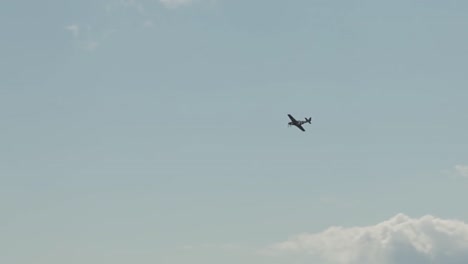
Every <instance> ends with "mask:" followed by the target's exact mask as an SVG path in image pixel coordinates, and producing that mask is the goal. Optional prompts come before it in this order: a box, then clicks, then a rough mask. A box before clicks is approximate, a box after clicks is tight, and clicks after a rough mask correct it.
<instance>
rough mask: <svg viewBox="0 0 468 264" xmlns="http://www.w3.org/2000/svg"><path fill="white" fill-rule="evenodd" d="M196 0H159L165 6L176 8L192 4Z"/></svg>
mask: <svg viewBox="0 0 468 264" xmlns="http://www.w3.org/2000/svg"><path fill="white" fill-rule="evenodd" d="M193 1H194V0H159V2H161V3H162V4H163V5H164V6H166V7H168V8H176V7H179V6H183V5H188V4H191V3H192V2H193Z"/></svg>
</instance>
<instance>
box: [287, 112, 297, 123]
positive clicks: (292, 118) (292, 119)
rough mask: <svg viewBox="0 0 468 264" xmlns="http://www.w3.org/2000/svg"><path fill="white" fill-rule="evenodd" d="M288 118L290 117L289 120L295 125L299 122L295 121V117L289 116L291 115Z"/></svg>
mask: <svg viewBox="0 0 468 264" xmlns="http://www.w3.org/2000/svg"><path fill="white" fill-rule="evenodd" d="M288 116H289V119H291V121H293V122H294V123H296V122H297V121H296V119H294V117H292V115H289V114H288Z"/></svg>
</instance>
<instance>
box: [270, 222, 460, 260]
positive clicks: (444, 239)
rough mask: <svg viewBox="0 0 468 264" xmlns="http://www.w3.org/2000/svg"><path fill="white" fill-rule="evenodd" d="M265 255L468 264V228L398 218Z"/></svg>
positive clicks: (297, 241) (296, 240)
mask: <svg viewBox="0 0 468 264" xmlns="http://www.w3.org/2000/svg"><path fill="white" fill-rule="evenodd" d="M262 253H264V254H270V255H271V254H284V253H289V254H301V253H302V254H306V255H309V256H312V257H315V258H316V259H320V260H322V261H326V262H327V263H333V264H361V263H380V264H423V263H424V264H426V263H433V264H455V263H457V264H458V263H468V224H466V223H464V222H462V221H458V220H444V219H440V218H436V217H434V216H430V215H427V216H424V217H421V218H410V217H408V216H406V215H404V214H398V215H396V216H394V217H393V218H391V219H389V220H387V221H383V222H381V223H378V224H376V225H372V226H364V227H350V228H345V227H330V228H329V229H327V230H325V231H323V232H321V233H315V234H308V233H305V234H300V235H297V236H294V237H292V238H290V239H288V240H286V241H284V242H281V243H278V244H275V245H272V246H270V247H268V248H267V249H265V250H263V251H262Z"/></svg>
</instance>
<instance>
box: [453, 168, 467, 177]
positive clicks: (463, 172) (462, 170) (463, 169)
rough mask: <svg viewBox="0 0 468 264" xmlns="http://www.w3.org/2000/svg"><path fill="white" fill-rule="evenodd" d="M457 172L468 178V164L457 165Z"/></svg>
mask: <svg viewBox="0 0 468 264" xmlns="http://www.w3.org/2000/svg"><path fill="white" fill-rule="evenodd" d="M455 172H456V173H457V174H458V175H460V176H462V177H467V178H468V166H467V165H456V166H455Z"/></svg>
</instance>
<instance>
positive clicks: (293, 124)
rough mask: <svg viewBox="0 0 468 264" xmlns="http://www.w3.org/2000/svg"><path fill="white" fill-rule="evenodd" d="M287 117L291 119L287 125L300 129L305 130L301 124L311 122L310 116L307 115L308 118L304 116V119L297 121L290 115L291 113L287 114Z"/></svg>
mask: <svg viewBox="0 0 468 264" xmlns="http://www.w3.org/2000/svg"><path fill="white" fill-rule="evenodd" d="M288 116H289V119H291V122H289V123H288V125H290V126H297V128H299V129H300V130H302V131H305V129H304V128H303V127H302V124H305V123H309V124H311V122H310V121H312V117H309V118H307V117H306V118H305V121H297V120H296V119H295V118H294V117H292V115H289V114H288Z"/></svg>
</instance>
